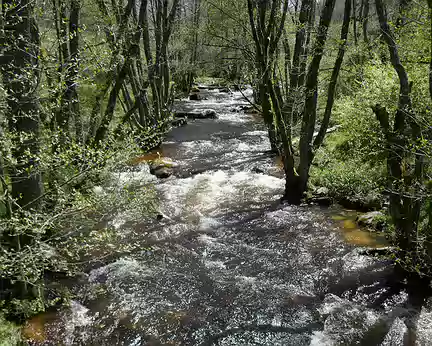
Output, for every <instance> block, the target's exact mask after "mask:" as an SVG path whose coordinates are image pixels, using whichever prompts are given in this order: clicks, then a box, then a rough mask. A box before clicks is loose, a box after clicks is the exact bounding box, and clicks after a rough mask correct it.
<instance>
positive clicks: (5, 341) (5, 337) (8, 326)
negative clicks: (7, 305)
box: [0, 314, 21, 346]
mask: <svg viewBox="0 0 432 346" xmlns="http://www.w3.org/2000/svg"><path fill="white" fill-rule="evenodd" d="M20 342H21V331H20V328H19V327H18V326H17V325H15V324H13V323H11V322H9V321H7V320H6V319H5V318H4V316H3V315H2V314H0V346H14V345H19V344H20Z"/></svg>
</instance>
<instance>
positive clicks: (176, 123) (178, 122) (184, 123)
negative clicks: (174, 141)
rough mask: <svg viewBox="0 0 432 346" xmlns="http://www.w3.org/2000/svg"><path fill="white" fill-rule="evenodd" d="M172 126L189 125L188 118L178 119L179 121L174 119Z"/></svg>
mask: <svg viewBox="0 0 432 346" xmlns="http://www.w3.org/2000/svg"><path fill="white" fill-rule="evenodd" d="M171 125H172V126H174V127H180V126H185V125H187V120H186V117H178V118H177V119H173V120H172V121H171Z"/></svg>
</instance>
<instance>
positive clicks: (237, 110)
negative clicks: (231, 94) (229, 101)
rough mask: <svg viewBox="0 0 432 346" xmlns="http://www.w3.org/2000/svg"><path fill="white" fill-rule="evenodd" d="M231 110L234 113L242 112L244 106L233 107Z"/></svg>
mask: <svg viewBox="0 0 432 346" xmlns="http://www.w3.org/2000/svg"><path fill="white" fill-rule="evenodd" d="M229 111H230V112H232V113H240V112H241V111H242V108H241V107H231V108H230V110H229Z"/></svg>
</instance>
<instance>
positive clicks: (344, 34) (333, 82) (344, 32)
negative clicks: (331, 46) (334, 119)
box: [313, 0, 355, 153]
mask: <svg viewBox="0 0 432 346" xmlns="http://www.w3.org/2000/svg"><path fill="white" fill-rule="evenodd" d="M353 10H355V8H353ZM350 12H351V2H350V0H345V10H344V18H343V23H342V29H341V39H340V41H341V44H340V46H339V51H338V55H337V58H336V61H335V65H334V67H333V72H332V75H331V78H330V83H329V86H328V93H327V104H326V109H325V111H324V117H323V120H322V123H321V126H320V130H319V132H318V135H317V136H316V138H315V141H314V145H313V151H314V153H315V152H316V151H317V150H318V149H319V148H320V147H321V145H322V143H323V141H324V137H325V135H326V133H327V129H328V126H329V123H330V116H331V113H332V109H333V104H334V99H335V93H336V86H337V81H338V78H339V72H340V70H341V67H342V62H343V59H344V56H345V50H346V46H347V39H348V33H349V24H350Z"/></svg>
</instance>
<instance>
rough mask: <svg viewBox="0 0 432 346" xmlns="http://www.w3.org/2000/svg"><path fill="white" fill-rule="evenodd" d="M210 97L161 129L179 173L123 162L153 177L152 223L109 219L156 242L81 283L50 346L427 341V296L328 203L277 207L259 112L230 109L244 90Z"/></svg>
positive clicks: (273, 169) (144, 177)
mask: <svg viewBox="0 0 432 346" xmlns="http://www.w3.org/2000/svg"><path fill="white" fill-rule="evenodd" d="M206 94H207V97H208V99H207V100H205V101H199V102H192V101H186V100H183V101H181V102H178V104H177V107H178V108H179V109H182V110H191V109H215V110H216V111H217V112H218V113H219V114H220V116H219V119H217V120H210V119H209V120H196V121H189V124H188V125H187V126H185V127H180V128H176V129H173V131H172V132H171V133H170V134H169V136H168V137H167V138H166V142H165V143H164V144H163V146H162V148H161V153H162V154H163V155H164V156H167V157H171V158H172V159H173V160H174V161H176V162H178V163H179V165H180V168H179V171H178V172H177V174H176V176H175V177H171V178H168V179H166V180H159V181H156V180H155V178H154V177H153V176H150V175H149V173H148V166H147V164H145V163H142V164H141V165H140V166H139V167H138V169H135V170H133V171H127V172H122V179H121V181H123V182H124V183H126V182H127V181H128V180H130V179H135V180H137V181H141V182H143V183H148V182H149V181H150V182H154V183H155V185H156V189H157V193H158V198H159V200H160V212H161V214H163V215H164V218H163V219H162V220H161V221H160V222H159V223H158V224H156V225H152V226H148V227H146V225H130V224H128V223H127V220H125V217H124V216H119V217H118V219H117V220H116V222H115V227H116V229H118V231H119V232H128V228H131V227H132V228H134V229H135V230H138V231H139V234H138V237H139V238H140V241H142V242H143V243H145V244H148V246H146V247H143V249H142V251H138V252H136V253H134V254H132V255H128V256H124V257H123V258H120V259H118V260H116V261H115V262H112V263H110V264H108V265H105V266H103V267H100V268H97V269H94V270H92V271H91V272H90V273H89V274H88V276H87V277H86V279H85V280H84V281H82V282H80V283H77V284H76V287H75V288H74V289H75V292H76V293H77V294H76V298H75V301H74V302H73V304H72V306H71V308H70V309H66V310H64V311H62V312H61V313H60V316H59V318H58V319H57V321H56V323H53V324H52V325H51V326H49V327H47V328H48V332H47V341H46V343H45V344H47V345H59V344H62V345H125V346H126V345H128V346H133V345H136V346H138V345H227V346H228V345H242V346H243V345H268V346H271V345H275V346H276V345H314V346H315V345H404V344H406V345H429V344H432V338H431V337H432V302H431V303H430V304H429V303H428V302H427V303H426V304H424V305H423V306H421V305H418V304H417V305H416V304H413V303H412V302H411V299H410V297H409V295H408V293H407V292H406V291H405V290H404V289H396V290H395V289H394V287H393V286H394V285H393V283H392V282H391V272H392V267H391V265H390V264H389V263H386V262H384V261H380V260H377V259H374V258H372V257H368V256H365V255H363V254H362V249H361V248H360V247H359V246H357V245H355V244H353V243H349V242H347V240H346V239H347V238H346V237H344V232H345V231H344V230H343V229H341V228H340V224H339V223H338V222H335V220H333V219H332V218H331V212H329V210H326V209H320V208H319V207H312V206H287V205H281V204H280V202H279V199H280V197H281V195H282V192H283V188H284V181H283V179H282V177H283V174H282V172H281V169H280V167H278V165H277V158H275V157H273V156H272V155H271V154H270V153H269V149H270V147H269V142H268V139H267V135H266V132H265V131H264V127H263V124H262V123H261V121H260V120H259V119H258V118H257V117H256V116H253V115H249V114H245V113H244V112H242V111H240V112H238V109H235V108H236V107H238V106H241V105H247V103H245V101H244V100H243V98H242V96H241V94H240V93H237V92H235V93H233V94H222V93H219V92H218V91H217V90H214V91H207V92H206ZM257 168H258V169H259V170H258V169H257ZM257 172H259V173H257ZM359 232H360V231H359ZM366 245H371V246H372V245H374V244H373V241H372V242H371V244H366ZM430 305H431V306H430Z"/></svg>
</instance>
